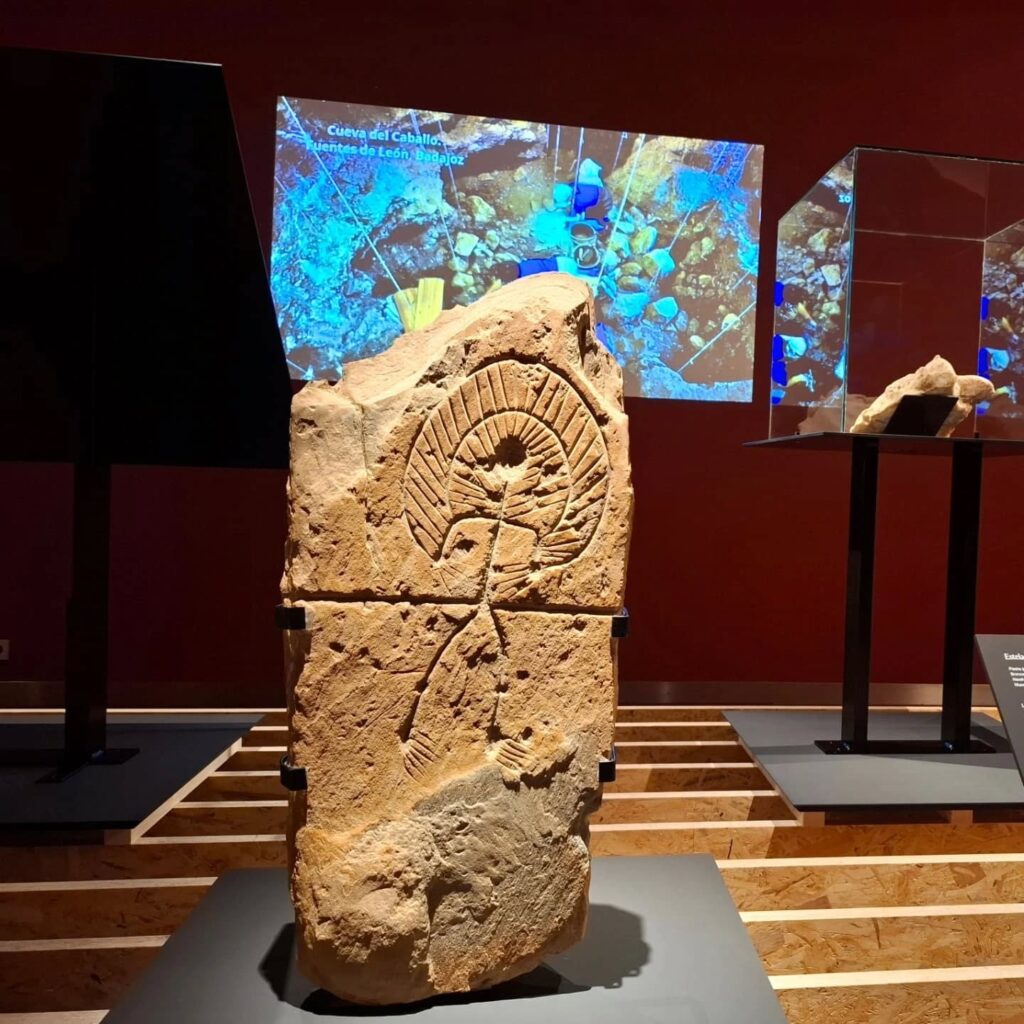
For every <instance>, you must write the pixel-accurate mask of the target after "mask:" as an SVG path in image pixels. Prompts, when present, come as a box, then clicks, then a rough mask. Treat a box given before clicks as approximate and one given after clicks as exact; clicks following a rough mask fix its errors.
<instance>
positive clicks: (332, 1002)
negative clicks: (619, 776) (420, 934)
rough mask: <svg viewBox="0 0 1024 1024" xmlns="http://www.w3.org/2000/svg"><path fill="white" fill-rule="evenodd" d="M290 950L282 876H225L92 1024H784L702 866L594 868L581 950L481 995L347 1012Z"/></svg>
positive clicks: (739, 927) (709, 868) (616, 861)
mask: <svg viewBox="0 0 1024 1024" xmlns="http://www.w3.org/2000/svg"><path fill="white" fill-rule="evenodd" d="M292 943H293V924H292V909H291V904H290V903H289V900H288V884H287V874H286V872H285V871H283V870H270V869H266V870H255V871H232V872H229V873H228V874H226V875H224V876H223V877H221V878H220V880H219V881H217V882H216V883H215V884H214V886H213V888H212V890H211V891H210V893H209V895H208V896H207V897H206V898H205V899H204V900H203V901H202V903H200V905H199V906H198V907H197V908H196V909H195V911H193V913H192V915H191V917H189V919H188V921H186V922H185V924H184V926H183V927H182V928H180V929H179V930H178V931H177V932H176V933H175V934H174V935H172V936H171V938H170V939H169V940H168V942H167V945H166V946H164V948H163V949H162V950H161V952H160V955H159V956H158V957H157V959H156V961H155V963H154V964H153V965H152V966H151V967H150V968H149V970H148V971H146V973H145V974H144V975H143V976H142V978H141V979H140V980H139V981H138V982H137V983H136V985H135V987H134V988H133V989H132V990H131V991H130V992H129V993H128V994H127V996H126V997H125V998H124V1000H122V1002H121V1003H120V1004H119V1005H118V1006H117V1007H115V1008H114V1009H113V1010H112V1011H111V1013H110V1014H109V1015H108V1016H107V1017H106V1018H105V1019H104V1024H181V1022H183V1021H187V1022H188V1024H292V1022H298V1021H306V1022H313V1021H319V1022H322V1021H323V1020H324V1018H325V1017H327V1018H330V1017H333V1018H335V1019H338V1020H355V1019H363V1018H365V1017H372V1018H376V1019H377V1020H380V1021H394V1022H398V1021H404V1022H406V1024H408V1022H409V1021H410V1020H411V1019H417V1020H424V1021H428V1022H430V1024H462V1022H464V1024H471V1022H478V1021H481V1020H486V1021H488V1022H489V1024H512V1022H517V1024H519V1022H523V1021H537V1022H544V1024H547V1022H549V1021H558V1022H559V1024H669V1022H671V1024H785V1017H784V1016H783V1015H782V1011H781V1009H780V1008H779V1004H778V1001H777V1000H776V998H775V993H774V992H773V991H772V988H771V985H770V983H769V982H768V979H767V978H766V977H765V975H764V972H763V970H762V967H761V962H760V960H759V959H758V956H757V954H756V953H755V951H754V948H753V946H752V945H751V943H750V939H749V938H748V936H747V932H746V929H745V928H744V926H743V923H742V922H741V921H740V918H739V915H738V914H737V913H736V908H735V907H734V906H733V903H732V900H731V899H730V898H729V894H728V892H727V890H726V888H725V885H724V883H723V882H722V879H721V876H720V875H719V873H718V869H717V868H716V867H715V862H714V861H713V860H712V859H711V858H710V857H607V858H598V859H597V860H595V861H594V876H593V882H592V885H591V915H590V923H589V926H588V928H587V935H586V938H585V939H584V940H583V941H582V942H581V943H579V944H578V945H577V946H574V947H573V948H572V949H571V950H569V951H568V952H566V953H562V954H560V955H558V956H553V957H551V958H550V959H549V960H548V961H547V963H546V964H544V965H543V966H541V967H539V968H537V969H536V970H534V971H531V972H530V973H529V974H527V975H524V976H523V977H521V978H518V979H516V980H514V981H511V982H507V983H505V984H504V985H499V986H498V987H496V988H493V989H490V990H487V991H484V992H476V993H470V994H467V995H460V996H454V997H444V998H439V999H434V1000H430V1001H428V1002H425V1003H417V1004H413V1005H409V1006H396V1007H384V1008H377V1007H364V1006H354V1005H352V1004H350V1003H343V1002H341V1001H339V1000H337V999H335V998H334V997H332V996H330V995H328V994H327V993H325V992H324V991H323V990H322V989H314V987H313V986H312V985H311V984H310V983H309V982H307V981H306V980H305V979H304V978H303V977H302V976H301V975H300V974H299V972H298V970H297V968H296V966H295V958H294V951H293V945H292Z"/></svg>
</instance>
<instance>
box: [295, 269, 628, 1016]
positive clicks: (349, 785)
mask: <svg viewBox="0 0 1024 1024" xmlns="http://www.w3.org/2000/svg"><path fill="white" fill-rule="evenodd" d="M592 316H593V313H592V304H591V298H590V292H589V289H588V287H587V285H586V284H584V283H582V282H580V281H578V280H575V279H573V278H571V277H568V276H566V275H561V274H544V275H537V276H534V277H530V278H527V279H523V280H521V281H518V282H515V283H513V284H510V285H507V286H505V287H504V288H502V289H500V290H499V291H497V292H495V293H493V294H492V295H489V296H487V297H486V298H484V299H482V300H480V301H479V302H477V303H475V304H474V305H472V306H469V307H465V308H459V309H456V310H453V311H450V312H448V313H445V314H444V315H442V316H441V317H440V318H439V319H438V320H437V321H435V322H434V323H433V324H431V325H430V326H429V327H427V328H426V329H424V330H422V331H418V332H415V333H412V334H408V335H405V336H403V337H402V338H400V339H399V340H398V341H397V342H396V343H395V345H394V346H392V348H391V349H389V350H388V351H386V352H385V353H383V354H382V355H380V356H377V357H375V358H373V359H370V360H366V361H364V362H362V363H355V364H350V366H349V367H347V368H346V378H345V379H344V380H343V381H341V382H339V383H338V384H336V385H329V384H325V383H311V384H309V385H307V386H306V387H305V388H303V390H302V391H301V392H299V394H298V395H296V397H295V400H294V402H293V411H292V468H291V474H290V479H289V506H290V522H289V538H288V544H287V551H286V567H285V576H284V581H283V592H284V596H285V599H286V601H287V602H288V603H292V604H301V605H302V606H304V608H305V610H306V627H307V628H306V629H305V630H303V631H296V632H293V633H289V634H288V635H287V639H286V653H287V663H288V669H289V711H290V742H289V756H290V758H291V760H292V763H294V764H296V765H300V766H301V767H303V768H305V769H306V775H307V780H308V789H307V791H306V792H304V793H301V794H296V795H294V796H293V797H292V798H291V804H292V805H291V814H290V828H289V845H290V853H291V865H292V897H293V902H294V905H295V910H296V923H297V929H296V933H297V939H298V946H299V958H300V966H301V967H302V969H303V970H304V971H305V972H306V973H307V974H309V975H310V976H311V977H312V978H313V980H315V981H317V982H318V983H319V984H321V985H322V986H323V987H324V988H326V989H328V990H330V991H331V992H333V993H335V994H336V995H338V996H341V997H342V998H345V999H349V1000H352V1001H355V1002H363V1003H397V1002H409V1001H414V1000H418V999H423V998H427V997H429V996H431V995H434V994H437V993H442V992H453V991H465V990H469V989H475V988H482V987H486V986H488V985H492V984H495V983H497V982H499V981H502V980H505V979H507V978H511V977H514V976H516V975H518V974H522V973H524V972H526V971H529V970H530V969H532V968H533V967H535V966H537V965H538V964H539V963H540V962H541V961H542V960H543V958H544V957H545V956H546V955H548V954H550V953H554V952H557V951H559V950H562V949H564V948H566V947H567V946H569V945H571V944H572V943H574V942H575V941H577V940H578V939H579V938H580V937H581V936H582V933H583V929H584V927H585V921H586V908H587V889H588V884H589V874H590V863H589V853H588V851H587V846H586V841H587V815H588V814H589V812H590V811H591V810H592V809H593V808H594V807H595V806H596V803H597V801H598V799H599V793H600V790H599V783H598V763H599V761H600V759H601V758H602V757H607V756H609V755H610V752H611V744H612V738H613V729H614V711H615V704H616V671H615V649H614V644H615V641H613V640H612V638H611V616H612V615H613V614H615V613H616V612H617V611H618V610H619V608H620V606H621V602H622V598H623V590H624V580H625V565H626V552H627V547H628V540H629V531H630V525H631V516H632V490H631V486H630V482H629V462H628V447H627V433H626V418H625V416H624V414H623V412H622V396H621V374H620V372H619V369H618V366H617V365H616V364H615V361H614V359H613V358H612V357H611V355H610V354H609V353H608V351H607V350H606V349H605V348H604V347H603V346H602V345H601V344H600V342H599V341H598V340H597V339H596V337H595V336H594V333H593V330H592Z"/></svg>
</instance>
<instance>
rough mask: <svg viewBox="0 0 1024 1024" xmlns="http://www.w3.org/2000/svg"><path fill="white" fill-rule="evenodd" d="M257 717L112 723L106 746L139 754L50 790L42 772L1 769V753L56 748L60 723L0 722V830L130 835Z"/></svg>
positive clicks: (39, 768) (40, 768)
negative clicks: (105, 831) (126, 832)
mask: <svg viewBox="0 0 1024 1024" xmlns="http://www.w3.org/2000/svg"><path fill="white" fill-rule="evenodd" d="M261 717H262V715H245V714H232V715H195V714H192V715H182V714H177V715H168V716H166V717H163V716H158V715H111V716H110V718H109V720H108V724H107V738H108V741H109V745H110V746H111V747H137V748H138V749H139V753H137V754H136V755H135V756H134V757H132V758H131V759H129V760H128V761H125V762H124V764H111V765H90V766H89V767H87V768H83V769H81V771H78V772H76V773H75V774H74V775H72V776H70V777H69V778H67V779H65V780H64V781H63V782H57V783H52V784H40V783H39V782H38V780H39V779H40V778H42V777H43V775H45V774H46V772H47V770H48V769H47V766H46V765H18V766H13V765H7V766H4V764H3V758H4V751H5V750H25V749H39V748H43V749H51V748H59V747H60V746H61V744H62V743H63V741H64V728H63V725H62V724H61V718H60V716H46V715H40V716H38V717H37V716H34V715H33V716H26V715H20V716H12V717H10V718H0V830H8V831H10V830H15V831H32V830H36V829H57V830H79V829H81V830H85V829H96V830H101V829H130V828H134V827H135V826H136V825H138V824H139V822H141V821H143V820H144V819H145V818H147V817H148V816H149V815H150V814H152V812H153V811H155V810H156V809H157V808H158V807H159V806H160V805H161V804H162V803H164V802H165V801H166V800H168V799H170V798H171V797H172V796H174V794H175V793H177V792H178V790H179V789H181V787H182V786H184V785H185V784H186V783H187V782H188V781H189V779H191V778H193V777H194V776H195V775H196V774H197V773H198V772H200V771H202V770H203V768H205V767H206V766H207V765H208V764H209V763H210V762H211V761H212V760H213V759H214V758H215V757H216V756H217V755H218V754H220V753H223V752H224V751H225V750H227V748H228V747H230V746H231V744H232V743H234V742H235V740H237V739H240V738H241V737H242V736H244V735H245V734H246V733H247V732H248V731H249V729H250V728H251V727H252V726H254V725H255V724H256V723H257V722H258V721H259V720H260V718H261ZM51 767H55V764H54V765H51ZM283 792H284V791H283V790H282V794H283Z"/></svg>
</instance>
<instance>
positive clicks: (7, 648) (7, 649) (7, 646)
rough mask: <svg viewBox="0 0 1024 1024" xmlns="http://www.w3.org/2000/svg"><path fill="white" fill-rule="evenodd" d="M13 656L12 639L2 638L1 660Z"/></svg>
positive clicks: (0, 647)
mask: <svg viewBox="0 0 1024 1024" xmlns="http://www.w3.org/2000/svg"><path fill="white" fill-rule="evenodd" d="M10 657H11V641H10V640H0V661H7V660H9V659H10Z"/></svg>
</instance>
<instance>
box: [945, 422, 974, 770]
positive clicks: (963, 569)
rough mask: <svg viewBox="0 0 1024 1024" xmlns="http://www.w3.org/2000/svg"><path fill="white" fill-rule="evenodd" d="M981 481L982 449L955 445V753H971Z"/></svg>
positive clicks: (950, 711) (950, 624)
mask: <svg viewBox="0 0 1024 1024" xmlns="http://www.w3.org/2000/svg"><path fill="white" fill-rule="evenodd" d="M981 481H982V446H981V444H977V443H970V442H967V443H960V442H957V441H954V442H953V471H952V475H951V479H950V495H949V554H948V556H947V562H946V634H945V644H944V650H943V665H942V741H943V743H944V744H945V745H946V746H947V748H948V749H949V750H951V751H953V752H955V753H966V752H967V751H969V750H970V748H971V676H972V672H973V669H974V617H975V605H976V601H977V586H978V537H979V532H980V517H981Z"/></svg>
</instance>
